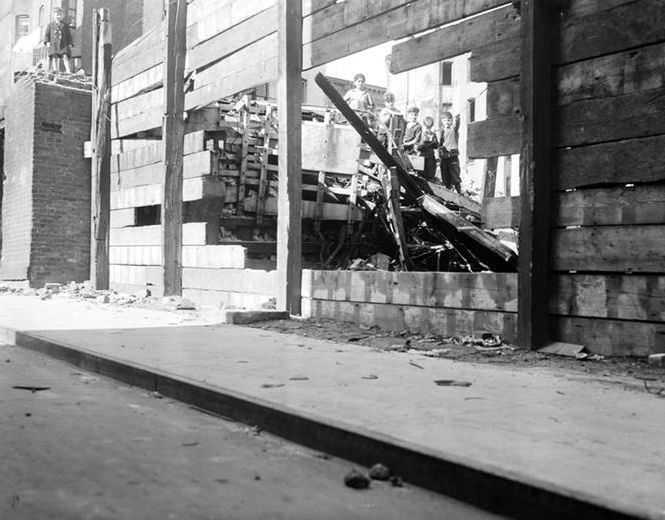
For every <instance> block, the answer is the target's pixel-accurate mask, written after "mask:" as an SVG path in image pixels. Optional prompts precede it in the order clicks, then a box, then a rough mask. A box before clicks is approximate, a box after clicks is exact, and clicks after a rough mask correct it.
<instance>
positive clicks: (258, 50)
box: [185, 34, 277, 110]
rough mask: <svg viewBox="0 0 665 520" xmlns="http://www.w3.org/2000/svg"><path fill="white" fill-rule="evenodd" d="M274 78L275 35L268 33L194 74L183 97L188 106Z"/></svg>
mask: <svg viewBox="0 0 665 520" xmlns="http://www.w3.org/2000/svg"><path fill="white" fill-rule="evenodd" d="M276 79H277V36H276V34H271V35H269V36H267V37H266V38H263V39H261V40H259V41H257V42H255V43H253V44H251V45H249V46H247V47H245V48H244V49H241V50H239V51H238V52H236V53H235V54H233V55H231V56H229V57H228V58H225V59H223V60H221V61H219V62H217V63H215V64H214V65H212V66H210V67H209V68H208V69H206V70H205V71H203V72H202V73H201V74H199V75H198V76H197V79H196V88H195V90H194V91H193V92H189V93H188V94H187V95H186V97H185V109H186V110H190V109H192V108H196V107H199V106H203V105H206V104H208V103H212V102H214V101H216V100H218V99H221V98H223V97H226V96H230V95H232V94H235V93H237V92H239V91H241V90H245V89H249V88H251V87H254V86H257V85H261V84H263V83H269V82H271V81H274V80H276Z"/></svg>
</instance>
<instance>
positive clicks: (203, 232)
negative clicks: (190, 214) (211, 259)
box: [109, 222, 217, 247]
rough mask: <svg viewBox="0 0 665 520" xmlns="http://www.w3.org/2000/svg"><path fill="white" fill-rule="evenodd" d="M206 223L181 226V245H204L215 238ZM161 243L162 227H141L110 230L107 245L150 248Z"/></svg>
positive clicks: (214, 232)
mask: <svg viewBox="0 0 665 520" xmlns="http://www.w3.org/2000/svg"><path fill="white" fill-rule="evenodd" d="M209 227H212V226H209V224H208V223H206V222H190V223H188V224H183V225H182V235H183V239H182V240H183V242H182V243H183V245H194V246H198V245H206V244H210V243H214V242H212V241H211V240H210V239H211V238H212V237H214V236H216V233H217V230H216V229H209ZM161 243H162V226H142V227H133V228H118V229H111V233H110V240H109V245H110V247H114V246H151V245H153V246H154V245H160V244H161Z"/></svg>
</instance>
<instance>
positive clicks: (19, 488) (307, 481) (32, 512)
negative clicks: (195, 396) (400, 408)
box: [0, 345, 498, 520]
mask: <svg viewBox="0 0 665 520" xmlns="http://www.w3.org/2000/svg"><path fill="white" fill-rule="evenodd" d="M0 417H2V420H0V439H1V441H0V460H1V461H2V463H1V464H0V518H3V519H31V520H32V519H47V518H48V519H65V518H66V519H69V518H72V519H74V518H76V519H106V518H109V519H111V518H113V519H115V518H123V519H124V518H127V519H179V518H183V519H199V518H200V519H204V518H206V519H208V518H209V519H245V518H246V519H264V518H266V519H267V518H284V519H318V518H323V519H342V518H343V519H351V518H380V519H385V520H388V519H418V518H428V519H432V518H445V519H451V520H454V519H466V520H476V519H478V520H481V519H483V520H484V519H490V518H498V517H497V516H494V515H491V514H489V513H486V512H484V511H480V510H478V509H475V508H473V507H470V506H468V505H466V504H462V503H459V502H457V501H455V500H451V499H448V498H446V497H443V496H440V495H436V494H434V493H430V492H428V491H425V490H422V489H419V488H415V487H413V486H409V485H408V484H406V485H405V486H404V487H393V486H392V485H391V484H389V483H387V482H379V481H372V484H371V486H370V488H369V489H366V490H361V491H358V490H353V489H350V488H347V487H345V486H344V483H343V478H344V475H345V474H346V473H347V472H348V471H349V470H350V469H351V468H352V467H354V466H353V465H352V464H351V463H350V462H347V461H344V460H340V459H335V458H330V457H328V456H326V455H324V454H322V453H318V452H314V451H312V450H309V449H305V448H302V447H300V446H298V445H295V444H292V443H289V442H286V441H284V440H282V439H280V438H277V437H274V436H271V435H268V434H266V433H264V432H260V431H257V430H256V429H255V428H252V427H251V426H248V425H244V424H239V423H237V422H232V421H228V420H225V419H223V418H219V417H215V416H211V415H208V414H206V413H203V412H201V411H199V410H197V409H193V408H191V407H189V406H187V405H185V404H182V403H179V402H176V401H173V400H170V399H166V398H163V397H162V396H160V395H158V394H154V393H150V392H147V391H145V390H142V389H138V388H134V387H130V386H127V385H124V384H120V383H117V382H115V381H113V380H110V379H107V378H105V377H102V376H99V375H96V374H93V373H87V372H82V371H81V370H79V369H77V368H75V367H73V366H70V365H67V364H65V363H63V362H60V361H56V360H53V359H51V358H48V357H45V356H43V355H40V354H37V353H35V352H32V351H28V350H24V349H21V348H18V347H14V346H8V345H0ZM377 462H379V461H377ZM356 468H357V469H358V470H360V471H363V472H365V473H366V472H367V468H361V467H357V466H356Z"/></svg>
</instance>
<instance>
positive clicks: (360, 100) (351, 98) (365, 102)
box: [344, 74, 374, 113]
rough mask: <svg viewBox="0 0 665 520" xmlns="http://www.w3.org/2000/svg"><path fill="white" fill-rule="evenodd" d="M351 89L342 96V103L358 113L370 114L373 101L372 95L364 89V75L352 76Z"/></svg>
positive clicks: (372, 108)
mask: <svg viewBox="0 0 665 520" xmlns="http://www.w3.org/2000/svg"><path fill="white" fill-rule="evenodd" d="M353 85H354V86H353V88H351V89H349V90H347V91H346V94H344V101H346V102H347V103H348V104H349V106H350V107H351V108H352V109H353V110H356V111H358V112H362V113H365V112H371V111H372V110H374V101H373V100H372V95H371V94H370V93H369V91H368V90H367V88H365V75H364V74H356V75H355V76H353Z"/></svg>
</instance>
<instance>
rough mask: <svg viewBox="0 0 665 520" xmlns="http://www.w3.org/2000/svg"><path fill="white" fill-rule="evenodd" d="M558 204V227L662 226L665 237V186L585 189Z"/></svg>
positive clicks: (562, 196) (564, 196) (564, 195)
mask: <svg viewBox="0 0 665 520" xmlns="http://www.w3.org/2000/svg"><path fill="white" fill-rule="evenodd" d="M558 200H559V201H558V206H559V210H558V212H557V213H558V216H557V222H556V225H558V226H611V225H631V224H661V225H662V226H663V234H665V184H655V185H637V186H634V187H613V188H594V189H583V190H577V191H572V192H564V193H560V194H559V195H558ZM627 233H629V234H630V233H631V231H627ZM664 254H665V252H664Z"/></svg>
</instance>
